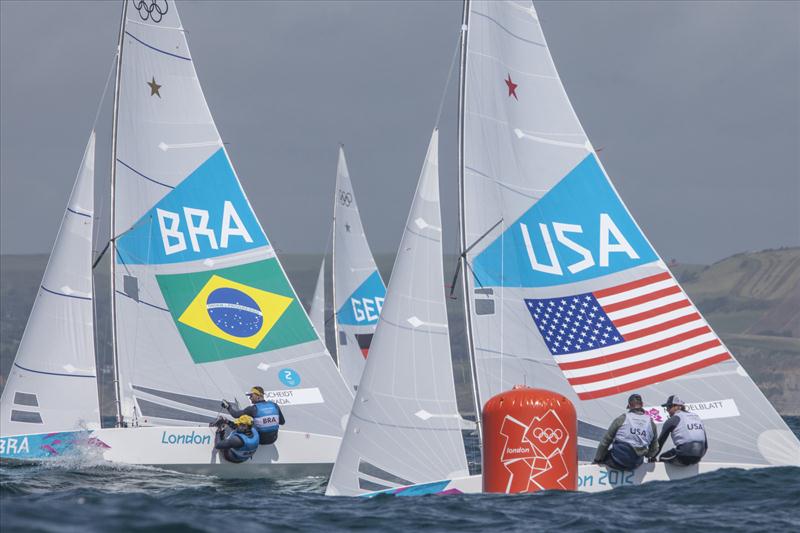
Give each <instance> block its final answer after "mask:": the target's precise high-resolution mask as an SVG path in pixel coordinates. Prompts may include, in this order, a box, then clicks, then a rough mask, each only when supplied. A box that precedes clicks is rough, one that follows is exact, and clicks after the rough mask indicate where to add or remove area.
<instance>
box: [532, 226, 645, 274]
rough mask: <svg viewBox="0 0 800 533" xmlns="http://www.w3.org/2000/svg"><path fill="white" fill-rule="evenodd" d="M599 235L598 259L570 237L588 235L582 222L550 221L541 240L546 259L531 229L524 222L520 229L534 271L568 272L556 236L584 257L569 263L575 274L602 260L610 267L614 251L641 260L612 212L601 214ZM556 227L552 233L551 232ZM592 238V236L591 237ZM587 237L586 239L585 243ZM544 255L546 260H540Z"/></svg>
mask: <svg viewBox="0 0 800 533" xmlns="http://www.w3.org/2000/svg"><path fill="white" fill-rule="evenodd" d="M598 227H599V234H598V235H597V236H595V238H596V239H597V243H598V246H597V248H598V254H597V262H596V261H595V256H594V255H593V254H592V252H591V251H590V250H589V249H588V248H586V247H584V246H581V245H580V244H578V242H576V241H575V240H573V239H576V237H570V235H584V233H583V226H581V225H580V224H565V223H563V222H552V223H551V224H550V226H548V225H547V224H541V223H540V224H539V233H540V234H541V242H542V243H544V249H545V252H546V255H547V260H546V262H545V261H544V259H543V256H544V255H545V254H540V255H539V256H537V254H536V251H535V250H534V246H533V243H532V240H531V230H530V229H529V228H528V226H527V225H526V224H524V223H522V222H520V224H519V229H520V231H521V233H522V240H523V241H524V242H525V249H526V251H527V252H528V259H529V260H530V265H531V268H532V269H533V270H537V271H539V272H544V273H545V274H554V275H556V276H563V275H564V271H563V269H562V267H561V262H560V261H559V259H558V255H557V254H556V247H555V244H554V243H553V235H555V240H556V242H558V243H559V244H560V245H561V246H563V247H566V248H568V249H569V250H572V251H573V252H575V253H577V254H578V255H580V256H581V258H582V259H581V260H580V261H577V262H574V263H572V264H570V265H567V266H566V268H567V270H569V271H570V273H572V274H575V273H577V272H580V271H582V270H586V269H587V268H590V267H593V266H594V265H595V264H597V263H598V262H599V265H600V266H601V267H607V266H608V264H609V256H610V255H611V254H613V253H624V254H626V255H627V256H628V257H630V258H631V259H638V258H639V254H637V253H636V250H634V249H633V247H632V246H631V245H630V243H629V242H628V240H627V239H626V238H625V236H624V235H623V234H622V232H621V231H620V230H619V228H618V227H617V225H616V224H615V223H614V221H613V220H612V219H611V217H610V216H609V215H608V213H600V224H599V226H598ZM551 228H552V233H551ZM590 238H591V237H590ZM585 240H586V236H584V238H583V239H582V241H584V242H585ZM540 252H541V250H540ZM540 258H542V260H540Z"/></svg>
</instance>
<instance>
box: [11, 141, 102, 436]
mask: <svg viewBox="0 0 800 533" xmlns="http://www.w3.org/2000/svg"><path fill="white" fill-rule="evenodd" d="M94 152H95V134H94V132H92V134H91V136H90V138H89V143H88V144H87V145H86V151H85V152H84V155H83V161H82V162H81V166H80V170H79V172H78V177H77V179H76V180H75V185H74V187H73V189H72V194H71V195H70V198H69V203H68V204H67V210H66V211H65V212H64V217H63V218H62V220H61V227H60V228H59V230H58V236H57V237H56V241H55V244H54V245H53V251H52V252H51V253H50V260H49V261H48V263H47V267H46V268H45V271H44V277H43V278H42V283H41V285H40V286H39V292H38V294H37V295H36V300H35V301H34V303H33V309H32V310H31V314H30V317H29V318H28V324H27V326H26V327H25V333H24V334H23V336H22V340H21V342H20V345H19V349H18V350H17V354H16V357H15V358H14V364H13V366H12V367H11V371H10V373H9V375H8V382H7V383H6V384H5V387H4V388H3V395H2V398H0V428H2V435H3V436H7V435H22V434H29V433H48V434H49V433H56V432H62V431H71V430H81V429H96V428H98V427H100V408H99V403H98V395H97V377H96V368H95V349H94V330H93V327H94V326H93V324H94V320H93V310H92V309H93V308H92V304H93V301H92V300H93V297H94V296H93V290H92V228H93V226H94V224H93V221H94ZM26 442H27V440H26Z"/></svg>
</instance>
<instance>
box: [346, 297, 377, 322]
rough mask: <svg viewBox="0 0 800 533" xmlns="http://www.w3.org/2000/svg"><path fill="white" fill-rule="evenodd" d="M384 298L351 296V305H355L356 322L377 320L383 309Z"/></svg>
mask: <svg viewBox="0 0 800 533" xmlns="http://www.w3.org/2000/svg"><path fill="white" fill-rule="evenodd" d="M383 300H384V299H383V298H381V297H380V296H376V297H375V298H350V305H351V306H353V316H354V317H355V318H356V322H364V321H367V322H375V321H376V320H378V316H380V314H381V309H383Z"/></svg>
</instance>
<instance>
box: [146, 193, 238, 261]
mask: <svg viewBox="0 0 800 533" xmlns="http://www.w3.org/2000/svg"><path fill="white" fill-rule="evenodd" d="M156 214H157V215H158V227H159V228H160V229H161V242H162V243H163V244H164V253H165V254H166V255H170V254H175V253H178V252H183V251H184V250H186V249H187V247H188V246H187V244H186V243H187V241H188V242H189V245H191V247H192V250H193V251H195V252H199V251H200V243H201V239H200V238H201V237H202V242H203V243H204V245H206V246H209V247H210V248H211V249H212V250H218V249H219V248H227V247H228V243H229V242H230V240H231V237H235V238H239V239H244V242H253V238H252V237H251V236H250V233H249V232H248V231H247V228H246V227H245V225H244V224H243V223H242V219H241V217H239V213H237V212H236V208H235V207H233V203H232V202H230V201H228V200H225V203H224V205H223V208H222V220H221V221H220V224H219V231H215V230H214V228H213V227H209V218H210V217H209V213H208V211H206V210H205V209H196V208H193V207H184V208H183V216H181V213H174V212H172V211H167V210H166V209H156ZM181 219H183V228H185V229H183V228H182V227H181ZM218 235H219V238H217V236H218Z"/></svg>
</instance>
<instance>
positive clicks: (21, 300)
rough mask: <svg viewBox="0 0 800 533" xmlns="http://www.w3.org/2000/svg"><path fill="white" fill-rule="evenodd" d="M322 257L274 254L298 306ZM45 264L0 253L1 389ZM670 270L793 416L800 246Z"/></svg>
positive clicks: (449, 269)
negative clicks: (282, 267) (290, 282)
mask: <svg viewBox="0 0 800 533" xmlns="http://www.w3.org/2000/svg"><path fill="white" fill-rule="evenodd" d="M321 259H322V257H321V256H320V255H319V254H282V255H281V261H282V263H283V265H284V268H285V269H286V271H287V274H288V275H289V278H290V279H291V281H292V283H293V284H294V286H295V289H296V290H297V293H298V295H299V296H300V299H301V300H302V301H303V303H304V304H307V302H308V300H309V299H310V298H311V294H312V292H313V290H314V284H315V282H316V278H317V272H318V268H319V264H320V261H321ZM376 261H377V263H378V267H379V268H380V270H381V273H382V274H383V276H384V279H386V280H388V279H389V276H390V274H391V267H392V264H393V262H394V255H393V254H382V255H376ZM46 264H47V255H46V254H36V255H10V254H9V255H0V387H2V386H3V385H4V384H5V378H6V376H7V375H8V372H9V370H10V368H11V365H12V363H13V361H14V355H15V354H16V351H17V347H18V346H19V342H20V339H21V337H22V333H23V331H24V328H25V324H26V322H27V319H28V314H29V313H30V310H31V306H32V305H33V300H34V298H35V296H36V291H37V288H38V286H39V282H40V280H41V277H42V273H43V272H44V268H45V265H46ZM444 265H445V280H444V283H445V284H449V283H450V280H451V279H452V275H453V271H454V269H455V265H456V257H455V256H446V257H445V261H444ZM669 266H670V268H671V269H672V271H673V273H674V274H675V276H676V277H677V279H678V280H679V281H680V282H681V284H682V285H683V286H684V288H685V289H686V292H687V293H688V294H689V296H690V297H691V298H692V300H693V301H694V302H695V304H696V305H697V306H698V308H699V309H700V310H701V311H702V312H703V313H704V315H705V317H706V318H707V319H708V321H709V322H710V323H711V325H712V326H713V327H714V329H715V330H716V331H717V333H718V334H719V335H720V336H721V337H722V340H723V342H725V344H726V345H727V346H728V348H729V349H730V350H731V352H732V353H733V355H734V356H735V357H736V358H737V360H738V361H739V362H740V363H741V364H742V366H743V367H744V368H745V369H746V370H747V371H748V373H749V374H750V376H751V377H752V378H753V380H754V381H755V382H756V383H757V384H758V386H759V387H760V388H761V390H762V391H763V392H764V394H765V395H766V396H767V397H768V398H769V400H770V401H771V402H772V404H773V405H774V406H775V408H776V409H777V410H778V412H780V413H781V414H782V415H789V416H798V415H800V247H789V248H780V249H773V250H762V251H759V252H743V253H739V254H736V255H733V256H731V257H728V258H726V259H722V260H720V261H717V262H716V263H714V264H713V265H708V266H706V265H693V264H683V263H679V262H675V261H672V262H670V265H669ZM106 272H107V269H103V268H102V265H101V266H100V268H99V269H98V272H97V278H99V279H98V283H97V284H98V294H102V282H101V281H102V278H103V276H105V274H106ZM106 280H107V278H106ZM329 294H330V293H329ZM455 295H456V297H457V299H454V300H453V299H450V300H448V313H449V316H450V338H451V346H452V350H453V362H454V364H453V367H454V368H453V371H454V373H455V379H456V386H457V388H458V400H459V406H460V407H461V410H462V411H464V413H465V414H469V415H471V414H472V413H471V405H472V399H471V395H470V389H469V387H470V370H469V361H468V360H467V355H466V346H465V342H464V321H463V306H462V304H461V293H460V288H457V290H456V291H455ZM104 305H107V304H106V303H105V302H104V301H103V299H98V315H99V316H102V314H103V313H102V310H103V307H104ZM327 312H328V313H331V312H332V310H331V309H328V310H327ZM329 326H330V322H329ZM98 337H99V340H98V347H99V348H100V350H99V353H100V375H101V377H102V376H103V374H104V373H105V374H107V373H108V372H107V370H108V369H105V368H104V366H107V365H106V364H105V363H104V355H103V344H104V342H103V339H104V336H103V335H102V334H99V335H98ZM332 338H333V333H332V331H328V332H327V339H328V340H329V343H328V344H329V347H331V346H330V345H331V343H330V341H331V340H332ZM105 357H106V358H107V355H106V356H105ZM101 387H102V385H101Z"/></svg>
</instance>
